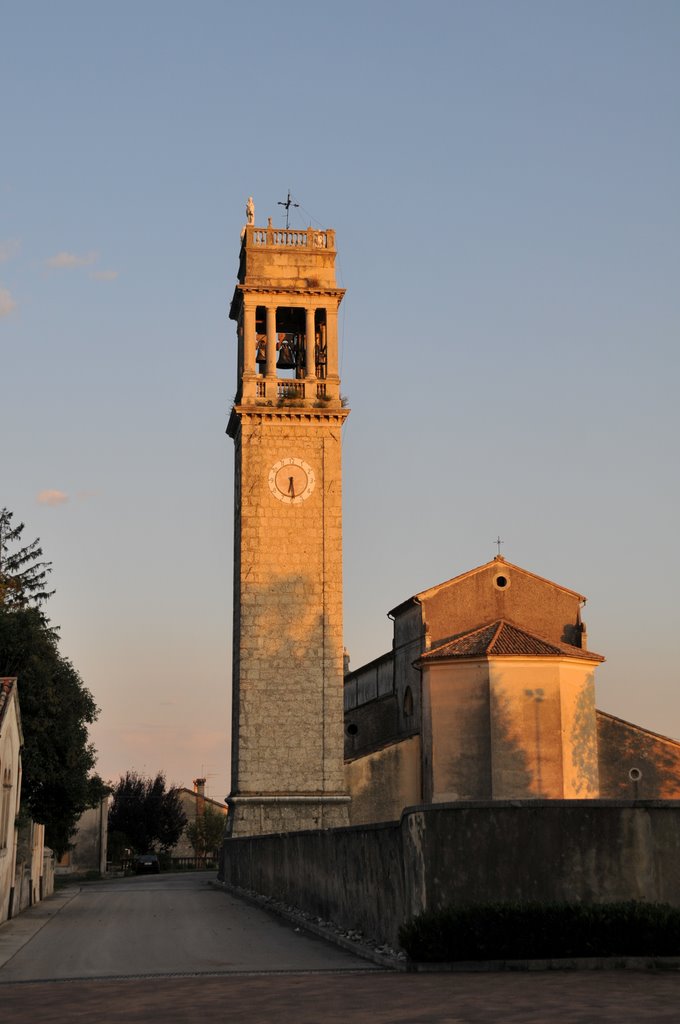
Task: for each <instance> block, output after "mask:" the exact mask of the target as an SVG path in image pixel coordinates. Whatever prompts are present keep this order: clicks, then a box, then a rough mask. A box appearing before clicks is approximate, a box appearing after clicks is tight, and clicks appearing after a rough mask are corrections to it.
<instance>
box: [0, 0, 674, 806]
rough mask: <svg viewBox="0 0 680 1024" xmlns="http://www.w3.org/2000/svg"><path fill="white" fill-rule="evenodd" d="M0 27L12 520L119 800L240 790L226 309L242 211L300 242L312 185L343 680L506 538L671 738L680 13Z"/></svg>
mask: <svg viewBox="0 0 680 1024" xmlns="http://www.w3.org/2000/svg"><path fill="white" fill-rule="evenodd" d="M1 21H2V31H1V35H0V78H1V81H0V87H1V91H2V96H3V119H2V120H3V131H2V160H1V161H0V204H1V207H0V212H1V220H0V260H1V261H2V262H0V345H1V357H0V378H1V380H2V395H3V416H2V419H3V426H2V473H1V476H0V479H1V481H2V487H1V494H0V505H2V504H6V505H8V506H9V507H10V508H11V509H13V510H14V512H15V513H16V515H17V517H19V518H20V519H22V520H24V521H25V522H26V524H27V527H26V535H27V536H30V537H33V536H36V535H39V536H40V537H41V538H42V541H43V544H44V547H45V550H46V553H47V555H48V556H49V557H50V558H51V559H52V560H53V562H54V573H53V581H54V584H55V586H56V587H57V595H56V596H55V598H54V599H53V601H52V603H51V613H52V618H53V619H54V621H56V622H57V623H60V624H61V627H62V636H63V649H64V651H65V653H67V654H68V656H70V657H71V658H72V659H73V661H74V663H75V664H76V666H77V668H78V669H79V670H80V672H81V674H82V675H83V677H84V679H85V682H86V684H87V685H88V686H89V687H90V689H91V690H92V692H93V693H94V695H95V698H96V700H97V702H98V703H99V705H100V706H101V709H102V712H101V718H100V721H99V723H98V724H97V726H96V728H95V729H94V733H93V738H94V740H95V742H96V744H97V747H98V749H99V751H100V765H99V767H100V770H101V771H102V773H103V774H104V775H105V776H109V777H112V776H113V777H115V776H116V775H117V774H118V773H119V772H122V771H124V770H125V769H127V768H128V767H136V768H138V769H140V770H146V771H149V772H155V771H156V770H158V769H164V770H165V771H166V773H167V775H168V778H169V779H170V780H171V781H174V782H177V783H180V784H186V785H190V784H191V779H192V778H193V777H194V776H195V775H197V774H200V773H204V774H207V775H208V780H209V781H208V788H209V790H210V792H211V793H212V795H214V796H216V797H218V798H221V797H223V796H224V795H225V794H226V792H227V786H228V775H227V754H228V694H229V685H230V677H229V665H230V655H229V651H230V643H231V636H230V623H231V576H232V564H231V543H232V537H231V529H232V527H231V524H232V472H233V451H232V442H231V441H230V440H229V439H228V438H227V437H226V436H225V434H224V429H225V426H226V420H227V412H228V409H229V406H230V403H231V400H232V397H233V394H234V390H235V335H234V325H233V324H232V323H231V322H230V321H229V320H228V318H227V312H228V305H229V301H230V298H231V295H232V292H233V286H234V282H235V276H236V269H237V258H238V246H239V232H240V229H241V226H242V224H243V222H244V205H245V200H246V198H247V196H248V195H249V194H252V195H253V196H254V198H255V204H256V222H257V223H260V224H265V223H266V219H267V216H269V215H271V216H273V217H274V223H275V224H277V223H281V219H280V218H281V208H280V207H278V206H277V201H278V200H282V199H284V198H285V195H286V191H287V189H288V188H290V189H291V191H292V193H293V196H294V197H295V199H296V200H297V201H298V202H299V203H300V204H301V206H300V209H299V210H298V211H296V214H295V218H294V220H293V224H294V226H306V225H307V224H309V223H310V220H311V221H312V223H314V224H316V223H317V222H318V223H320V224H321V225H322V226H328V227H334V228H335V229H336V231H337V241H338V247H339V251H340V257H339V270H340V275H341V279H342V280H341V283H342V284H343V285H344V286H345V287H346V288H347V296H346V298H345V301H344V303H343V307H342V310H343V316H342V324H341V328H342V338H343V343H342V375H343V391H344V392H345V393H346V394H347V396H348V397H349V400H350V405H351V407H352V410H353V411H352V415H351V416H350V418H349V420H348V422H347V425H346V429H345V438H344V474H345V475H344V480H345V575H346V585H345V633H346V645H347V647H348V648H349V650H350V653H351V656H352V665H353V666H354V667H358V665H360V664H361V663H362V662H363V661H365V660H368V659H369V658H371V657H374V656H376V655H378V654H380V653H382V651H383V650H385V649H386V648H388V647H389V644H390V630H389V625H390V624H389V622H388V620H387V619H386V617H385V613H386V612H387V610H388V609H389V608H391V607H393V606H394V605H395V604H397V603H398V602H399V601H401V600H403V599H404V598H406V597H408V596H409V595H410V594H412V593H415V592H417V591H418V590H421V589H423V588H425V587H428V586H431V585H433V584H435V583H438V582H441V581H442V580H445V579H447V578H450V577H451V576H454V575H457V574H458V573H459V572H463V571H465V570H467V569H469V568H472V567H473V566H475V565H479V564H481V563H483V562H485V561H487V560H488V559H489V558H491V557H493V555H494V553H495V547H494V545H493V541H494V538H495V537H496V536H497V534H498V533H500V535H501V537H502V538H503V539H504V540H505V545H504V547H503V553H504V555H505V556H506V558H508V560H510V561H512V562H516V563H518V564H520V565H522V566H524V567H526V568H527V569H530V570H532V571H534V572H536V573H538V574H540V575H543V576H547V577H549V578H552V579H554V580H556V581H557V582H559V583H562V584H564V585H565V586H568V587H571V588H573V589H575V590H578V591H580V592H581V593H584V594H586V595H587V596H588V598H589V602H588V606H587V608H586V612H585V618H586V622H587V625H588V628H589V640H590V646H591V648H592V649H593V650H595V651H598V652H600V653H602V654H604V655H606V657H607V664H606V665H605V666H604V668H603V669H602V671H601V678H600V684H599V701H598V702H599V705H600V707H603V708H605V709H606V710H608V711H610V712H613V713H614V714H618V715H621V716H622V717H624V718H628V719H631V720H633V721H638V722H640V723H641V724H643V725H645V726H647V727H649V728H652V729H655V730H657V731H660V732H665V733H668V734H671V735H674V736H680V695H679V693H678V689H679V684H680V672H679V670H678V664H679V659H678V654H677V633H678V630H677V617H678V611H677V610H678V585H679V581H680V556H679V555H678V550H679V548H680V540H679V539H678V521H679V516H678V512H679V505H680V501H679V485H678V433H679V431H678V427H679V423H678V419H679V414H678V400H677V394H676V392H677V376H678V370H679V366H678V362H679V360H678V334H679V330H680V288H679V270H680V204H679V198H680V197H679V192H680V186H679V183H680V128H679V125H680V119H679V117H678V111H679V110H680V62H679V61H678V53H680V5H678V4H677V3H676V2H664V0H652V2H648V3H640V2H634V3H631V2H626V0H615V2H610V0H588V2H579V0H570V2H560V3H557V2H551V0H547V2H539V0H535V2H506V0H503V2H485V0H475V2H473V0H469V2H465V3H463V2H450V0H447V2H427V0H426V2H424V3H420V4H413V3H405V2H400V0H397V2H395V0H390V2H386V0H374V2H365V3H361V4H360V3H356V2H345V3H343V4H332V5H331V4H329V3H323V2H315V3H302V2H295V0H293V2H291V3H288V4H280V3H269V2H257V0H256V2H253V3H250V4H248V5H240V4H239V5H237V4H235V3H228V2H226V0H224V2H215V0H204V2H197V3H194V4H189V3H186V2H185V3H178V2H173V0H163V2H161V0H147V2H142V3H140V2H135V3H132V2H129V0H119V2H117V3H116V4H104V3H103V2H94V0H87V2H71V0H60V2H59V3H53V2H47V0H44V2H33V0H21V2H18V0H5V2H4V3H3V4H2V19H1ZM50 491H52V492H57V493H55V494H53V495H52V496H51V498H50V495H49V494H47V495H45V493H44V492H50ZM39 495H42V496H43V497H42V500H39V499H38V496H39ZM60 495H61V496H62V500H60ZM63 496H66V498H67V500H63ZM46 500H49V501H52V502H56V503H52V504H49V503H46Z"/></svg>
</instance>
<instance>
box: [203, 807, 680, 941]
mask: <svg viewBox="0 0 680 1024" xmlns="http://www.w3.org/2000/svg"><path fill="white" fill-rule="evenodd" d="M219 877H220V879H221V880H223V881H226V882H229V883H232V884H234V885H239V886H242V887H243V888H246V889H251V890H254V891H256V892H259V893H262V894H263V895H266V896H271V897H275V898H279V899H282V900H284V901H285V902H286V903H289V904H293V905H294V906H297V907H300V908H301V909H303V910H306V911H307V912H309V913H312V914H314V915H316V916H319V917H322V918H324V919H325V920H332V921H335V922H336V923H338V924H340V925H342V926H344V927H347V928H352V929H357V930H360V931H362V932H363V933H364V934H365V935H367V936H370V937H372V938H374V939H376V940H378V941H381V942H385V941H387V942H390V943H391V944H393V945H396V944H397V936H398V931H399V926H400V924H401V923H402V921H403V920H405V919H406V918H408V917H409V916H411V915H412V914H415V913H419V912H420V911H422V910H425V909H427V908H435V907H437V906H441V905H444V904H447V903H455V902H460V903H479V902H482V901H487V900H530V899H531V900H544V901H549V900H581V901H583V902H585V903H597V902H603V901H606V900H619V899H637V900H643V901H664V902H669V903H671V904H673V905H675V906H680V802H679V801H664V802H661V801H659V802H649V803H646V804H643V803H633V802H630V801H599V800H573V801H572V800H564V801H537V800H533V801H514V802H513V803H498V802H495V803H469V804H456V805H440V806H439V807H416V808H409V809H408V811H406V812H405V813H404V815H403V817H402V819H401V822H400V823H399V824H397V823H393V824H386V825H373V826H364V827H355V828H349V829H332V830H327V831H322V832H303V833H297V834H289V835H273V836H256V837H252V838H239V839H230V840H227V841H226V843H225V845H224V847H223V850H222V855H221V858H220V872H219Z"/></svg>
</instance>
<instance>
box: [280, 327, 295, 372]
mask: <svg viewBox="0 0 680 1024" xmlns="http://www.w3.org/2000/svg"><path fill="white" fill-rule="evenodd" d="M276 368H277V370H293V369H295V345H294V343H293V342H292V340H290V338H289V337H288V336H287V335H285V334H284V336H283V339H282V341H281V343H280V345H279V358H278V359H277V361H276Z"/></svg>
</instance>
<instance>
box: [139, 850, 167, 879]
mask: <svg viewBox="0 0 680 1024" xmlns="http://www.w3.org/2000/svg"><path fill="white" fill-rule="evenodd" d="M160 870H161V865H160V861H159V860H158V857H157V856H156V854H155V853H142V854H140V855H139V856H138V857H135V871H136V873H137V874H138V875H157V874H158V873H159V872H160Z"/></svg>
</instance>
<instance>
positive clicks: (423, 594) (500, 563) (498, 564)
mask: <svg viewBox="0 0 680 1024" xmlns="http://www.w3.org/2000/svg"><path fill="white" fill-rule="evenodd" d="M494 567H495V568H497V569H499V568H504V569H512V570H513V571H514V572H520V573H522V574H523V575H524V576H530V577H531V578H532V579H534V580H539V582H541V583H547V584H548V586H550V587H554V588H555V590H561V591H562V592H563V593H564V594H571V595H572V597H576V598H578V599H579V601H580V602H581V603H582V604H585V603H586V599H585V597H584V596H583V594H579V593H577V591H575V590H570V589H569V587H563V586H562V585H561V584H560V583H554V582H553V580H549V579H546V577H545V576H538V575H537V574H536V573H535V572H529V570H528V569H522V567H521V566H519V565H513V564H512V562H506V560H505V559H504V558H503V556H502V555H496V557H495V558H492V559H491V561H490V562H485V563H484V565H478V566H477V567H476V568H475V569H468V571H467V572H463V573H461V574H460V575H459V576H454V577H453V578H452V579H450V580H444V582H443V583H437V585H436V586H434V587H428V589H427V590H421V591H420V592H419V593H417V594H414V595H413V596H412V597H407V598H406V600H405V601H402V602H401V604H398V605H397V606H396V607H395V608H392V610H391V611H389V612H388V613H387V614H388V615H389V616H390V617H393V616H394V615H396V614H397V613H398V612H401V611H404V609H405V608H407V607H408V606H409V605H410V604H414V603H415V604H420V602H421V601H422V600H424V599H425V600H426V599H427V598H429V597H433V596H434V595H435V594H436V593H437V591H438V590H443V588H444V587H450V586H453V585H454V584H456V583H460V582H462V580H465V579H468V577H470V576H474V575H475V574H476V573H478V572H484V570H486V569H491V568H494Z"/></svg>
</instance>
